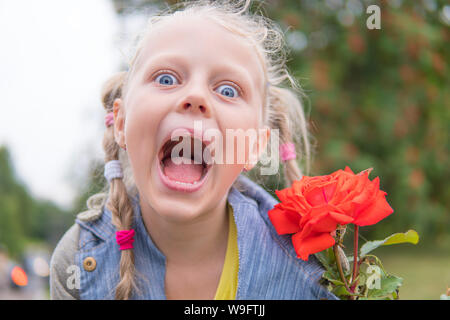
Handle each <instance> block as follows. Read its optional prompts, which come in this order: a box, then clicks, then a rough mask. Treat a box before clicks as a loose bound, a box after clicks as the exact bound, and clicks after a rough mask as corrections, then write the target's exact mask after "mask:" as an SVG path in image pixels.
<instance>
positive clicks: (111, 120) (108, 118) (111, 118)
mask: <svg viewBox="0 0 450 320" xmlns="http://www.w3.org/2000/svg"><path fill="white" fill-rule="evenodd" d="M113 124H114V112H109V113H107V114H106V116H105V126H106V127H107V128H108V127H110V126H112V125H113Z"/></svg>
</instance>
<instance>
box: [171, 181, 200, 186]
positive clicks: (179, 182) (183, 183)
mask: <svg viewBox="0 0 450 320" xmlns="http://www.w3.org/2000/svg"><path fill="white" fill-rule="evenodd" d="M174 182H175V183H176V184H180V185H182V186H193V185H196V184H197V181H194V183H189V182H181V181H174Z"/></svg>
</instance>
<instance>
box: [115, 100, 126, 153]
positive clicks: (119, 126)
mask: <svg viewBox="0 0 450 320" xmlns="http://www.w3.org/2000/svg"><path fill="white" fill-rule="evenodd" d="M113 112H114V139H115V140H116V143H117V144H118V145H119V146H120V147H121V148H123V149H125V133H124V125H125V110H124V107H123V101H122V99H120V98H117V99H115V100H114V103H113Z"/></svg>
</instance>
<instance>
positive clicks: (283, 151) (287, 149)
mask: <svg viewBox="0 0 450 320" xmlns="http://www.w3.org/2000/svg"><path fill="white" fill-rule="evenodd" d="M280 155H281V161H282V162H286V161H288V160H292V159H295V158H296V157H297V156H296V153H295V144H293V143H292V142H287V143H283V144H282V145H281V146H280Z"/></svg>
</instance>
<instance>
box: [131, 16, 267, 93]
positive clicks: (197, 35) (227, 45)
mask: <svg viewBox="0 0 450 320" xmlns="http://www.w3.org/2000/svg"><path fill="white" fill-rule="evenodd" d="M166 54H167V56H173V55H174V54H176V55H177V56H180V57H183V58H184V60H185V61H188V62H189V64H191V65H195V66H204V67H208V66H212V67H213V66H215V65H217V64H221V65H229V66H235V67H236V68H237V69H241V70H245V72H246V73H247V77H248V78H250V79H251V81H253V84H254V86H255V87H256V88H263V85H264V71H263V66H262V63H261V60H260V59H259V58H258V55H257V53H256V50H255V48H254V47H253V46H252V45H251V43H250V41H248V40H245V39H244V38H242V37H241V36H238V35H236V34H234V33H232V32H231V31H229V30H227V29H225V28H224V27H222V26H221V25H219V24H217V23H215V22H213V21H211V20H210V19H205V18H201V17H176V18H174V19H170V20H169V21H165V22H163V23H161V24H159V25H157V26H156V27H155V28H154V29H152V30H150V31H149V33H148V34H147V36H146V38H145V42H144V44H143V48H142V51H141V55H140V57H139V61H138V63H137V69H141V68H145V67H146V66H147V65H148V64H149V63H151V62H152V61H154V60H156V58H157V57H158V58H163V57H164V56H165V55H166Z"/></svg>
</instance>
